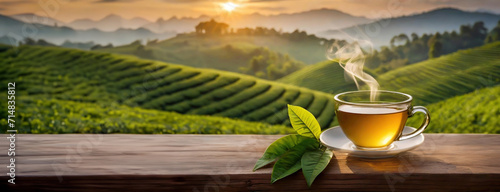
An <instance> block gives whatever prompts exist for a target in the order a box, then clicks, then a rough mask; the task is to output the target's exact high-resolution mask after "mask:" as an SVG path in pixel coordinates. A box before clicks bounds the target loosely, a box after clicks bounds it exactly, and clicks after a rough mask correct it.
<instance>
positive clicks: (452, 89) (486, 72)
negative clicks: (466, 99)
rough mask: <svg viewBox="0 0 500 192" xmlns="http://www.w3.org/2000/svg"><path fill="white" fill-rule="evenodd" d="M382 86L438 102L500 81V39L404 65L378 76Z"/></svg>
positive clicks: (430, 101) (428, 101)
mask: <svg viewBox="0 0 500 192" xmlns="http://www.w3.org/2000/svg"><path fill="white" fill-rule="evenodd" d="M377 80H378V81H379V84H380V85H381V87H382V88H383V89H386V90H393V91H401V92H405V93H408V94H411V95H413V96H414V97H415V100H416V103H418V104H430V103H435V102H438V101H441V100H444V99H447V98H450V97H453V96H458V95H462V94H466V93H469V92H472V91H474V90H476V89H479V88H482V87H490V86H495V85H498V84H499V83H500V42H496V43H490V44H487V45H484V46H482V47H478V48H473V49H467V50H462V51H458V52H455V53H453V54H449V55H445V56H441V57H439V58H436V59H430V60H426V61H423V62H420V63H417V64H413V65H409V66H405V67H402V68H398V69H395V70H393V71H389V72H387V73H384V74H382V75H380V76H378V78H377Z"/></svg>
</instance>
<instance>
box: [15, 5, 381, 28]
mask: <svg viewBox="0 0 500 192" xmlns="http://www.w3.org/2000/svg"><path fill="white" fill-rule="evenodd" d="M12 17H13V18H16V19H19V20H22V21H24V22H27V23H38V24H45V25H54V24H55V23H57V24H58V25H59V26H61V25H64V26H67V27H71V28H73V29H79V30H87V29H92V28H96V29H99V30H102V31H114V30H117V29H119V28H126V29H137V28H140V27H143V28H145V29H149V30H151V31H153V32H156V33H163V32H172V31H175V32H176V33H185V32H191V31H193V30H194V27H195V26H196V25H197V24H198V23H200V22H202V21H207V20H210V19H211V18H213V19H215V20H217V21H219V22H225V23H228V24H229V25H230V26H231V27H233V28H243V27H252V28H253V27H258V26H260V27H268V28H271V27H272V28H275V29H282V30H283V31H289V32H291V31H293V30H295V29H300V30H305V31H307V32H308V33H316V32H320V31H325V30H329V29H340V28H344V27H349V26H352V25H357V24H363V23H368V22H371V21H372V20H370V19H367V18H365V17H357V16H352V15H350V14H347V13H343V12H341V11H338V10H334V9H315V10H310V11H305V12H298V13H291V14H277V15H262V14H259V13H253V14H248V15H244V14H236V13H234V14H231V15H230V16H225V15H224V16H223V15H215V16H207V15H201V16H199V17H182V18H178V17H176V16H173V17H171V18H169V19H164V18H158V19H157V20H156V21H155V22H151V21H149V20H146V19H144V18H141V17H135V18H132V19H125V18H123V17H121V16H118V15H115V14H110V15H107V16H105V17H104V18H102V19H99V20H92V19H86V18H85V19H76V20H74V21H72V22H69V23H63V22H61V21H58V20H56V19H52V18H47V17H42V16H36V15H34V14H21V15H14V16H12Z"/></svg>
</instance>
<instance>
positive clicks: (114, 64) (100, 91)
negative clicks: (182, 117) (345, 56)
mask: <svg viewBox="0 0 500 192" xmlns="http://www.w3.org/2000/svg"><path fill="white" fill-rule="evenodd" d="M6 58H8V59H6ZM40 61H43V62H40ZM0 73H2V74H4V75H2V76H0V82H1V83H4V84H7V82H8V81H9V82H10V81H15V82H16V96H17V95H26V96H30V97H33V98H37V99H57V100H69V101H75V102H84V103H105V104H109V103H116V104H120V105H127V106H132V107H140V108H147V109H155V110H160V111H174V112H177V113H182V114H194V115H213V116H222V117H230V118H237V119H243V120H246V121H259V122H265V123H270V124H285V125H287V124H289V121H288V115H287V108H286V105H287V104H293V105H298V106H302V107H305V108H307V109H308V110H309V111H310V112H311V113H312V114H314V115H315V116H316V117H317V118H318V121H319V123H320V125H321V126H322V127H323V128H328V127H329V126H330V125H331V124H332V123H333V118H334V117H335V112H334V109H335V107H334V101H333V96H332V95H330V94H326V93H323V92H319V91H313V90H310V89H306V88H300V87H296V86H291V85H286V84H282V83H276V82H272V81H266V80H262V79H258V78H254V77H251V76H247V75H241V74H237V73H231V72H224V71H219V70H211V69H196V68H191V67H186V66H181V65H174V64H168V63H163V62H158V61H152V60H142V59H138V58H136V57H132V56H122V55H114V54H109V53H96V52H90V51H81V50H76V49H67V48H58V47H37V46H20V47H17V48H15V49H14V48H12V47H8V46H0ZM5 103H6V102H5ZM48 110H51V109H48ZM74 113H79V114H80V115H83V116H85V117H89V118H93V117H95V118H98V117H100V116H99V115H98V114H100V113H101V112H99V111H97V112H92V111H89V112H86V113H83V112H81V113H80V112H79V111H74ZM110 113H111V112H110ZM221 125H223V123H221Z"/></svg>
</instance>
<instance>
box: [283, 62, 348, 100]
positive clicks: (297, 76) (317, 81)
mask: <svg viewBox="0 0 500 192" xmlns="http://www.w3.org/2000/svg"><path fill="white" fill-rule="evenodd" d="M278 82H282V83H287V84H291V85H296V86H300V87H307V88H309V89H314V90H318V91H323V92H326V93H341V92H344V91H353V90H356V89H357V88H356V85H355V84H354V81H352V80H346V79H345V78H344V69H343V68H342V67H340V66H339V64H338V63H336V62H332V61H323V62H320V63H317V64H314V65H310V66H307V67H304V68H302V69H300V70H298V71H296V72H294V73H292V74H290V75H287V76H285V77H283V78H281V79H279V80H278Z"/></svg>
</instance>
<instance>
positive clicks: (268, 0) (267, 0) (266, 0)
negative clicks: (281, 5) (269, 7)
mask: <svg viewBox="0 0 500 192" xmlns="http://www.w3.org/2000/svg"><path fill="white" fill-rule="evenodd" d="M274 1H285V0H249V1H248V2H274Z"/></svg>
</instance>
